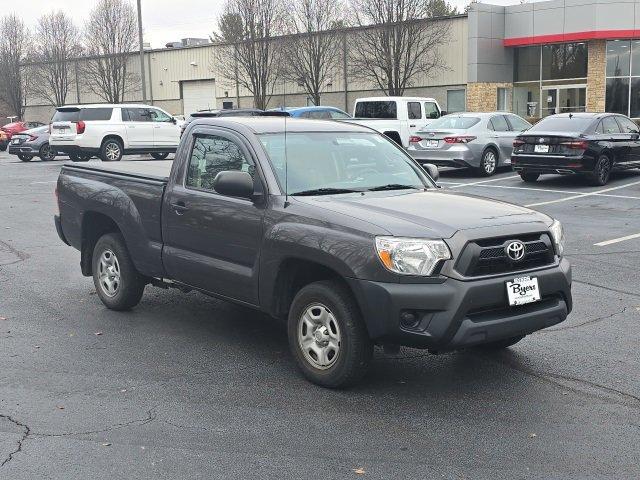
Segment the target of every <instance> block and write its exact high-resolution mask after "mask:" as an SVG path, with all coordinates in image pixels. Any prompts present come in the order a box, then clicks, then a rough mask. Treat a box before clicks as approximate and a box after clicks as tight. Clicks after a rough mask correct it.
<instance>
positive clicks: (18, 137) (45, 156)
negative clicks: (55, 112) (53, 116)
mask: <svg viewBox="0 0 640 480" xmlns="http://www.w3.org/2000/svg"><path fill="white" fill-rule="evenodd" d="M9 153H10V154H11V155H17V156H18V158H19V159H20V160H22V161H23V162H30V161H31V159H32V158H33V157H36V156H37V157H40V160H42V161H43V162H48V161H51V160H54V159H55V158H56V153H55V152H54V151H53V150H52V149H51V146H50V145H49V127H48V126H45V127H38V128H32V129H31V130H26V131H24V132H21V133H16V134H15V135H14V136H13V137H12V138H11V143H10V144H9Z"/></svg>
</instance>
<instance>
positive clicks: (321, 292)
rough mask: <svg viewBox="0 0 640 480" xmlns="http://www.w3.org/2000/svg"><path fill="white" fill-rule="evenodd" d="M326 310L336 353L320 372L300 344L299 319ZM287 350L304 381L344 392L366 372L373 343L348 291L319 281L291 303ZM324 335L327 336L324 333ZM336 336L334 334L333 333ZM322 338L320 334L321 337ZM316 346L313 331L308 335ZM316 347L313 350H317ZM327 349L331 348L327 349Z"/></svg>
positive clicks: (327, 282)
mask: <svg viewBox="0 0 640 480" xmlns="http://www.w3.org/2000/svg"><path fill="white" fill-rule="evenodd" d="M317 308H325V309H326V310H327V311H328V312H329V314H330V315H331V318H332V319H333V320H335V325H333V327H330V328H331V329H332V330H334V329H336V328H335V327H336V326H337V332H338V338H339V342H337V345H339V349H338V351H337V352H335V351H334V356H335V358H330V353H329V354H327V358H330V360H329V361H330V362H333V363H331V364H330V365H329V366H327V367H324V368H321V367H318V366H317V365H315V364H314V363H313V359H311V355H310V354H309V352H311V350H312V349H311V348H310V349H307V353H305V350H304V349H303V347H302V345H301V343H300V341H299V329H300V335H302V333H303V330H305V332H304V333H306V331H307V329H306V327H304V326H303V322H302V317H303V315H304V314H305V312H307V311H312V310H313V309H317ZM287 330H288V336H289V346H290V348H291V352H292V354H293V357H294V358H295V360H296V363H297V364H298V367H299V368H300V369H301V370H302V373H303V374H304V376H305V377H307V379H309V380H310V381H311V382H313V383H316V384H318V385H321V386H323V387H328V388H345V387H348V386H351V385H353V384H355V383H356V382H358V380H360V379H361V378H362V377H363V376H364V374H365V373H366V372H367V370H368V368H369V364H370V362H371V356H372V353H373V343H372V342H371V339H370V338H369V334H368V332H367V329H366V327H365V325H364V321H363V320H362V316H361V314H360V310H359V308H358V306H357V304H356V302H355V300H354V298H353V296H352V294H351V293H350V292H349V290H348V289H347V288H346V287H345V286H344V285H342V284H341V283H339V282H337V281H321V282H315V283H311V284H309V285H307V286H305V287H303V288H302V289H301V290H300V291H299V292H298V293H297V294H296V296H295V298H294V299H293V302H292V304H291V309H290V310H289V318H288V322H287ZM325 332H326V333H329V332H328V331H327V330H326V329H325ZM334 333H335V332H334ZM321 335H322V333H321ZM309 336H310V337H312V340H313V341H312V343H314V342H315V340H314V339H315V338H317V337H316V336H315V330H313V332H309ZM317 345H318V344H316V345H315V346H317ZM329 348H330V347H329Z"/></svg>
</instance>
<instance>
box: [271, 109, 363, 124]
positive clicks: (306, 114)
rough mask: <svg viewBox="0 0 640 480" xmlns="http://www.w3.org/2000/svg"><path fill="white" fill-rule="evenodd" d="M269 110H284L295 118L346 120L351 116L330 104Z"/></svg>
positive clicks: (272, 110)
mask: <svg viewBox="0 0 640 480" xmlns="http://www.w3.org/2000/svg"><path fill="white" fill-rule="evenodd" d="M267 112H283V113H286V114H289V116H290V117H294V118H312V119H314V120H344V119H347V118H351V115H349V114H348V113H346V112H343V111H342V110H340V109H339V108H336V107H329V106H313V105H312V106H308V107H285V108H272V109H270V110H267Z"/></svg>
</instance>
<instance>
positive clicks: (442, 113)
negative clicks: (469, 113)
mask: <svg viewBox="0 0 640 480" xmlns="http://www.w3.org/2000/svg"><path fill="white" fill-rule="evenodd" d="M445 115H449V112H447V111H446V110H441V111H440V116H441V117H444V116H445Z"/></svg>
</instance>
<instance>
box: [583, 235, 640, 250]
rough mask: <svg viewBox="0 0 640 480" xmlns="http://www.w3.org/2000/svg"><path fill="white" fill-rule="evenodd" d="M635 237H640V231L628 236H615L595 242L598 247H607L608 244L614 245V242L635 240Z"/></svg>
mask: <svg viewBox="0 0 640 480" xmlns="http://www.w3.org/2000/svg"><path fill="white" fill-rule="evenodd" d="M634 238H640V233H635V234H633V235H627V236H626V237H620V238H614V239H613V240H606V241H604V242H599V243H595V244H594V245H595V246H596V247H606V246H607V245H613V244H614V243H619V242H624V241H625V240H633V239H634Z"/></svg>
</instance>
